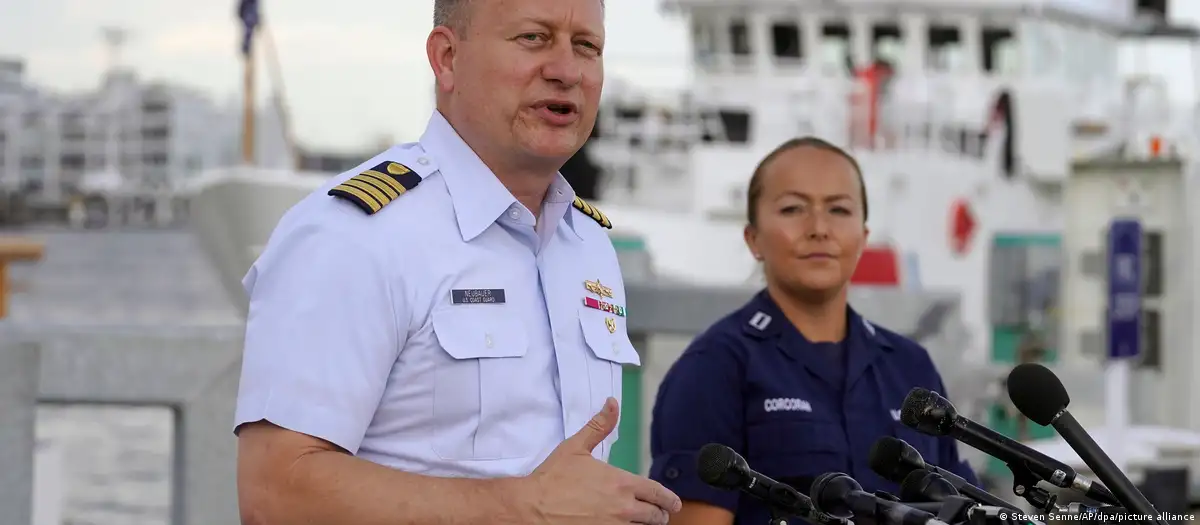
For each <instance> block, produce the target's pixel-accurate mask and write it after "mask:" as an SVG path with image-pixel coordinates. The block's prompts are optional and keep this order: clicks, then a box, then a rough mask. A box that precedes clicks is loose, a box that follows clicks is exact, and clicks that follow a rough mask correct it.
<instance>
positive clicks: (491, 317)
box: [432, 305, 529, 359]
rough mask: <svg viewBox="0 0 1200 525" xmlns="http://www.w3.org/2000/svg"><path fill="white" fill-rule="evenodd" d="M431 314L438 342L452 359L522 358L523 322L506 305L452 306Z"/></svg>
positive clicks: (526, 344) (524, 343) (525, 344)
mask: <svg viewBox="0 0 1200 525" xmlns="http://www.w3.org/2000/svg"><path fill="white" fill-rule="evenodd" d="M432 317H433V333H434V335H436V336H437V340H438V344H440V345H441V346H442V348H443V349H444V350H446V353H448V354H450V356H451V357H453V358H455V359H479V358H487V357H521V356H523V355H525V353H526V352H527V351H528V350H529V341H528V339H527V337H526V334H525V325H524V324H522V321H521V318H520V317H518V316H516V315H514V314H513V313H511V312H510V311H509V310H508V308H507V307H505V306H501V307H497V306H496V305H486V306H476V305H468V306H459V305H455V306H450V307H445V308H442V309H440V310H434V312H433V315H432Z"/></svg>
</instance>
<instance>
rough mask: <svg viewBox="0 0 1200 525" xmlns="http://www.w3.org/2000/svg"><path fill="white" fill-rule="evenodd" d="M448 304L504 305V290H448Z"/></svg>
mask: <svg viewBox="0 0 1200 525" xmlns="http://www.w3.org/2000/svg"><path fill="white" fill-rule="evenodd" d="M450 302H451V303H453V304H504V289H503V288H472V289H467V290H450Z"/></svg>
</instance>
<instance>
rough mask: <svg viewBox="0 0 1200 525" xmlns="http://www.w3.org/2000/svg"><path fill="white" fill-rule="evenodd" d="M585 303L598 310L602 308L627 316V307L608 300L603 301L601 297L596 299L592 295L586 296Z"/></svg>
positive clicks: (619, 315) (617, 314)
mask: <svg viewBox="0 0 1200 525" xmlns="http://www.w3.org/2000/svg"><path fill="white" fill-rule="evenodd" d="M583 305H584V306H586V307H588V308H595V309H597V310H600V311H601V312H608V313H610V314H613V315H615V316H617V317H625V307H624V306H621V305H616V304H612V303H607V302H604V301H601V300H599V299H594V298H592V297H584V298H583Z"/></svg>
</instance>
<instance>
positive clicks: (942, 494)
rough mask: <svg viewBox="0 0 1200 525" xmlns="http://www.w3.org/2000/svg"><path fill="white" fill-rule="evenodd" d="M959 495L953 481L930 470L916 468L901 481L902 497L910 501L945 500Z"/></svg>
mask: <svg viewBox="0 0 1200 525" xmlns="http://www.w3.org/2000/svg"><path fill="white" fill-rule="evenodd" d="M957 495H958V489H956V488H954V484H953V483H950V481H949V480H947V479H946V478H943V477H942V476H941V475H940V474H938V473H937V472H931V471H928V470H914V471H912V472H910V473H909V474H908V475H907V476H905V477H904V481H903V482H902V483H900V499H901V500H903V501H906V502H910V503H920V502H938V501H945V500H946V499H947V498H949V497H951V496H957Z"/></svg>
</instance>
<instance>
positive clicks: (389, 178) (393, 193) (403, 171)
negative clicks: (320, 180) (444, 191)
mask: <svg viewBox="0 0 1200 525" xmlns="http://www.w3.org/2000/svg"><path fill="white" fill-rule="evenodd" d="M420 183H421V175H420V174H418V173H417V172H415V171H413V170H412V169H410V168H409V167H408V166H405V165H403V164H400V163H399V162H392V161H390V160H385V161H383V162H380V163H379V164H378V165H376V166H375V167H374V168H371V169H368V170H365V171H363V172H362V173H359V174H358V175H355V176H353V177H350V178H349V179H346V181H345V182H343V183H341V184H338V185H337V186H334V187H333V189H331V190H329V195H332V196H334V197H338V198H341V199H345V200H347V201H350V202H351V203H353V204H354V205H355V206H358V208H359V209H361V210H362V211H363V212H365V213H366V214H368V215H371V214H374V213H377V212H378V211H379V210H382V209H383V207H384V206H387V205H388V204H389V203H391V202H392V201H393V200H395V199H396V198H397V197H399V196H401V195H403V194H404V192H406V191H408V190H411V189H413V188H415V187H417V184H420Z"/></svg>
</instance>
